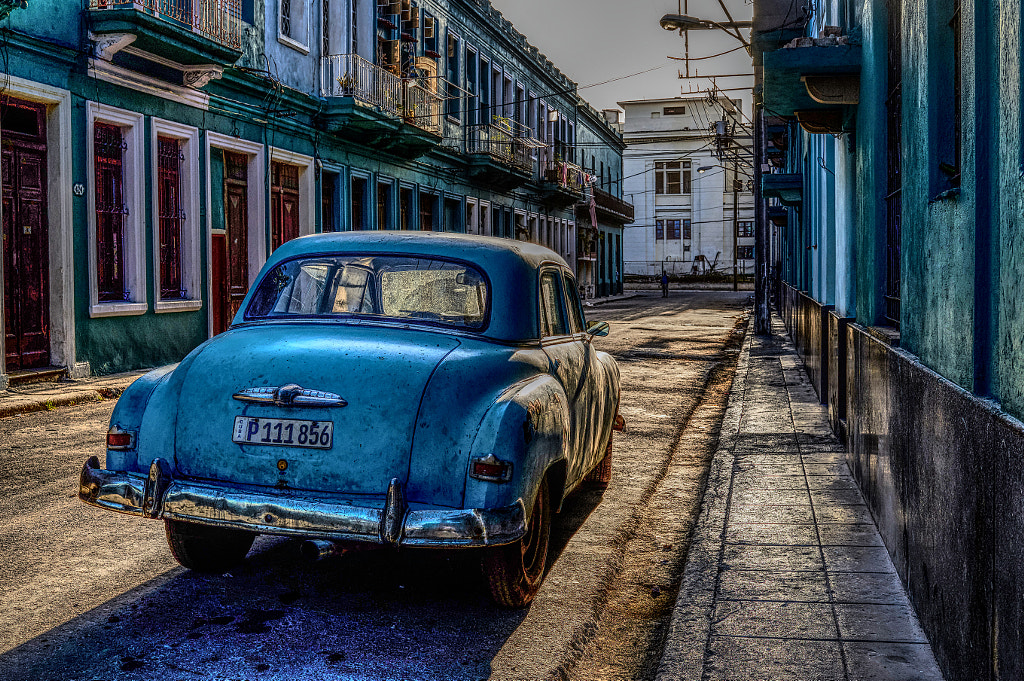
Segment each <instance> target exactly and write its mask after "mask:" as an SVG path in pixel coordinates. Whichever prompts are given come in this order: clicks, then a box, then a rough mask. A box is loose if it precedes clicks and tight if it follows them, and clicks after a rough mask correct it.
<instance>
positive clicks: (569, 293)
mask: <svg viewBox="0 0 1024 681" xmlns="http://www.w3.org/2000/svg"><path fill="white" fill-rule="evenodd" d="M562 282H563V283H564V284H565V308H566V309H567V310H568V311H569V333H583V332H584V331H586V329H587V322H586V320H585V318H584V317H583V305H582V304H581V303H580V294H579V291H577V290H576V280H575V279H573V278H572V277H570V276H568V275H566V274H563V275H562Z"/></svg>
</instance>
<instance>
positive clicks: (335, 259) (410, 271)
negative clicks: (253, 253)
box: [245, 255, 489, 329]
mask: <svg viewBox="0 0 1024 681" xmlns="http://www.w3.org/2000/svg"><path fill="white" fill-rule="evenodd" d="M488 296H489V291H488V286H487V280H486V278H485V277H484V276H483V274H482V273H481V272H480V271H479V270H477V269H476V268H474V267H471V266H468V265H464V264H460V263H455V262H450V261H447V260H443V259H440V258H414V257H402V256H388V255H378V256H372V257H367V256H304V257H299V258H295V259H292V260H289V261H287V262H284V263H282V264H281V265H279V266H277V267H276V268H274V269H273V270H272V271H271V272H269V273H268V274H267V276H266V277H264V278H263V280H262V281H261V282H260V283H259V284H258V286H257V287H256V290H255V292H254V293H253V297H252V301H251V302H250V303H249V307H248V309H247V310H246V311H245V318H246V319H260V318H282V317H283V318H288V317H303V318H339V317H340V318H346V317H357V318H358V317H384V318H389V319H401V320H405V321H415V322H417V323H427V324H442V325H445V326H455V327H460V328H468V329H481V328H483V327H485V326H486V325H487V311H488Z"/></svg>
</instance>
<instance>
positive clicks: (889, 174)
mask: <svg viewBox="0 0 1024 681" xmlns="http://www.w3.org/2000/svg"><path fill="white" fill-rule="evenodd" d="M887 5H888V9H889V20H888V38H889V45H888V59H887V61H888V64H887V73H888V78H889V86H888V92H887V96H886V100H885V106H886V124H887V125H886V127H887V137H886V159H887V161H888V164H887V168H886V196H885V228H886V229H885V232H886V248H885V251H886V272H885V289H884V299H885V313H884V316H885V320H886V321H887V322H888V323H890V324H892V325H893V326H895V327H896V328H899V325H900V226H901V225H900V222H901V217H902V190H903V159H902V151H901V147H902V138H903V123H902V118H903V106H902V96H903V92H902V85H903V83H902V78H903V73H902V70H903V67H902V59H903V50H902V40H903V25H902V19H903V18H902V0H888V2H887Z"/></svg>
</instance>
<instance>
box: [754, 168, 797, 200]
mask: <svg viewBox="0 0 1024 681" xmlns="http://www.w3.org/2000/svg"><path fill="white" fill-rule="evenodd" d="M761 195H762V196H763V197H764V198H766V199H778V200H779V202H780V203H781V204H782V205H784V206H789V207H791V208H800V207H801V206H802V205H803V200H804V180H803V175H801V174H800V173H765V174H763V175H761Z"/></svg>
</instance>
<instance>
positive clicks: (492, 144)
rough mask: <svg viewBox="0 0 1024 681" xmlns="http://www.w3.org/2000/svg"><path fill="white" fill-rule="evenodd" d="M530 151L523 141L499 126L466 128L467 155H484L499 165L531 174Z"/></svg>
mask: <svg viewBox="0 0 1024 681" xmlns="http://www.w3.org/2000/svg"><path fill="white" fill-rule="evenodd" d="M532 151H533V150H532V149H531V148H530V146H529V145H528V144H526V143H525V142H524V140H523V139H521V138H519V137H516V136H515V135H513V133H512V131H511V130H507V129H505V128H503V127H502V126H500V125H494V124H483V125H471V126H469V127H467V128H466V152H467V153H469V154H486V155H487V156H490V157H491V158H492V159H494V160H495V161H497V162H499V163H503V164H505V165H507V166H511V167H513V168H515V169H517V170H521V171H523V172H524V173H531V174H532V173H533V153H532Z"/></svg>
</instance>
